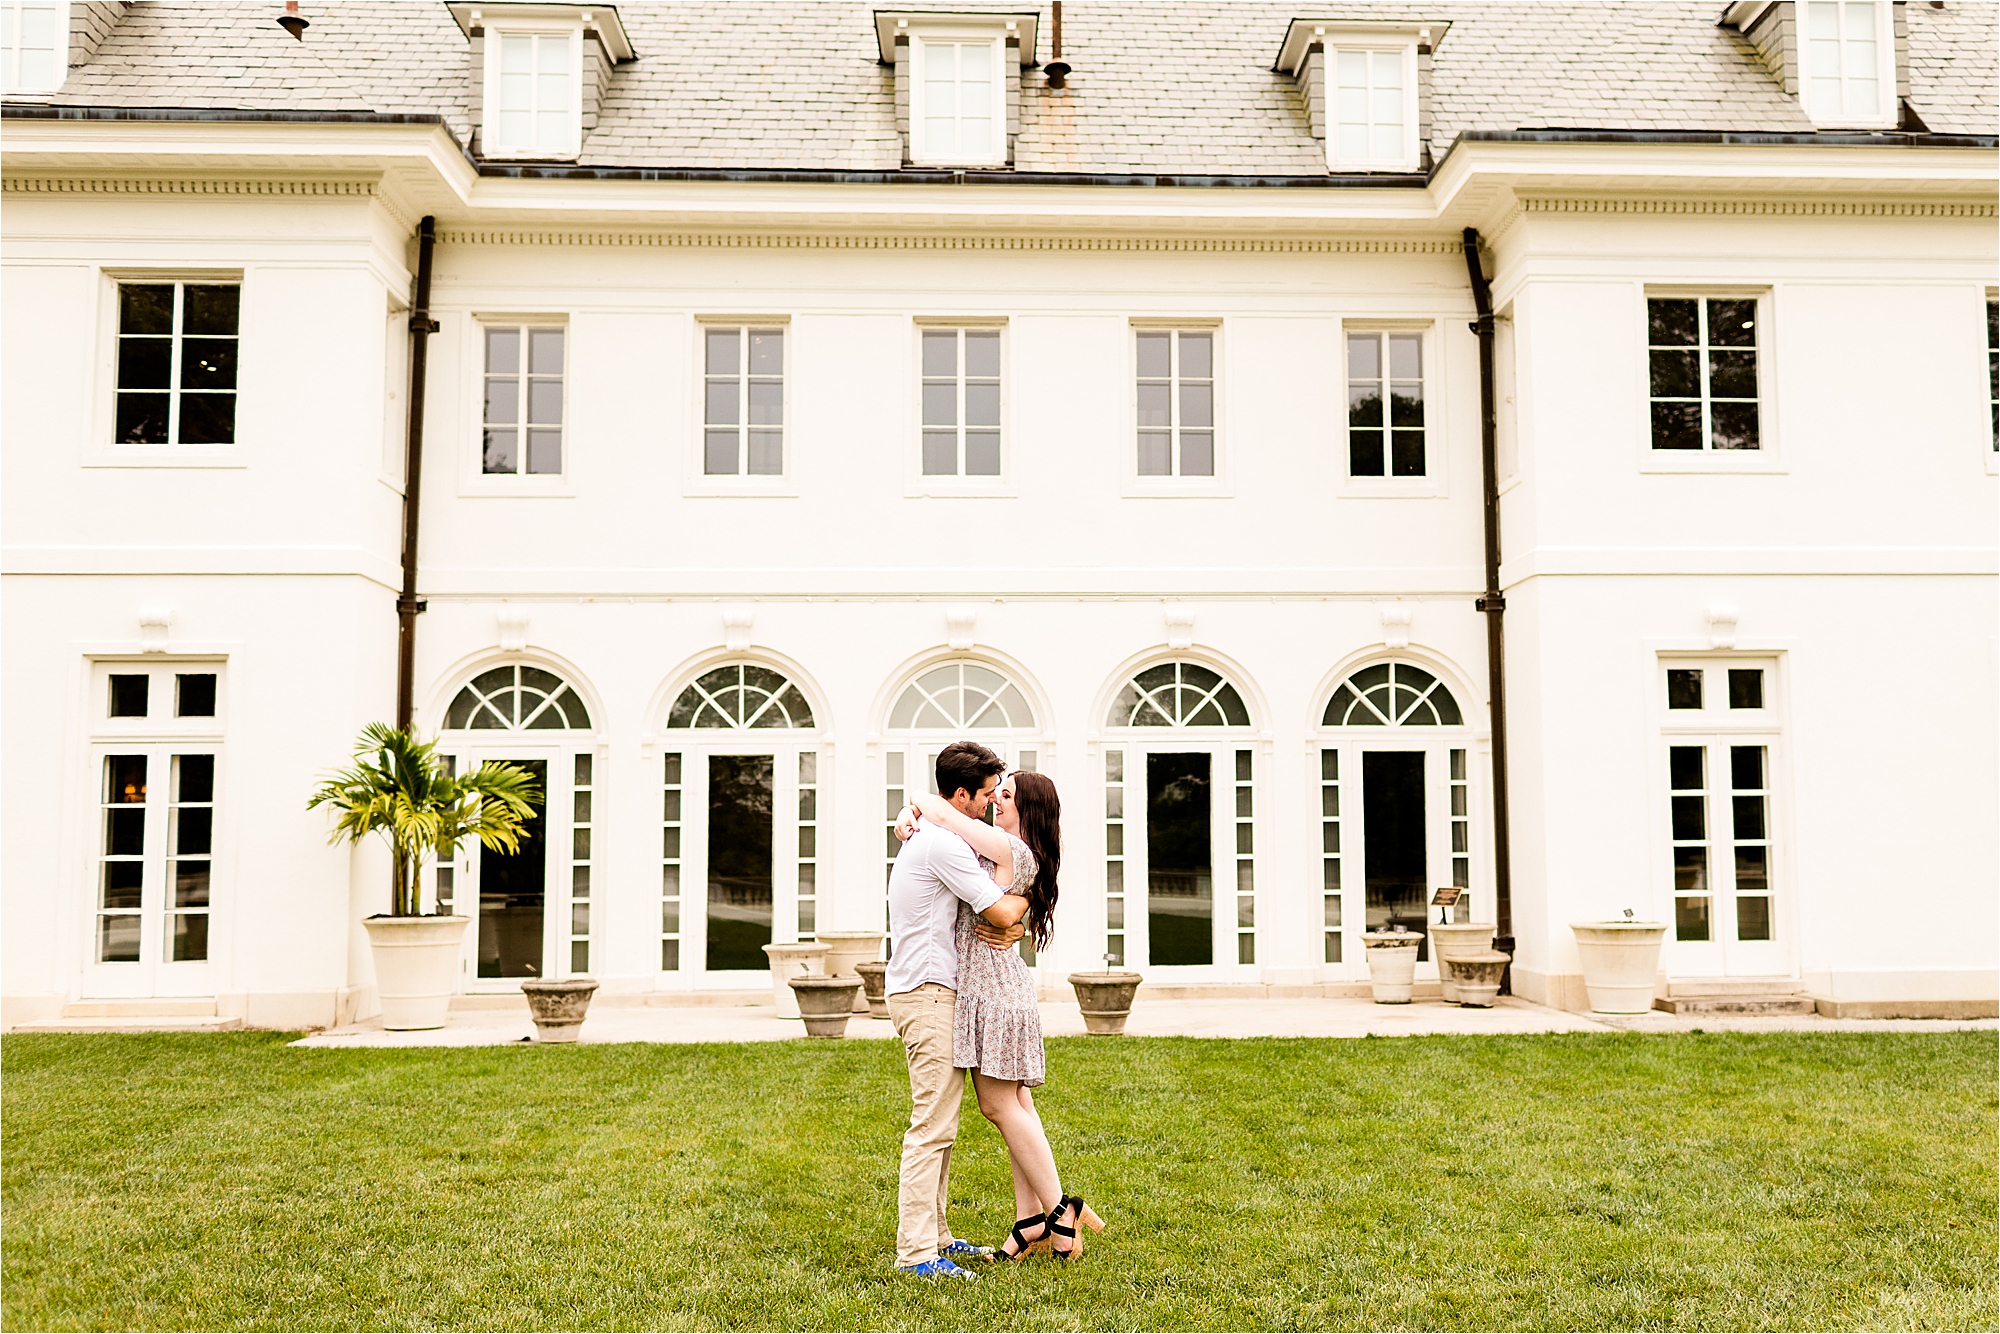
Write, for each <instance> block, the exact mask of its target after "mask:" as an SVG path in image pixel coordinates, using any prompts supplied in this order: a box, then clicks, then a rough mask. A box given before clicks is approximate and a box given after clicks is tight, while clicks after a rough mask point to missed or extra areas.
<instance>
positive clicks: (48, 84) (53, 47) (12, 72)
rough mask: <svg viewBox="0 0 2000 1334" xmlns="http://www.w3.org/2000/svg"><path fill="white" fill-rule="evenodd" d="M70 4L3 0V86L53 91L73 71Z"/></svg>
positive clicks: (25, 90) (0, 11)
mask: <svg viewBox="0 0 2000 1334" xmlns="http://www.w3.org/2000/svg"><path fill="white" fill-rule="evenodd" d="M68 10H69V6H68V5H67V4H65V3H62V2H61V0H0V86H4V90H5V91H7V92H10V93H46V92H53V91H54V90H55V89H56V88H58V87H60V86H61V85H62V81H63V78H64V77H65V76H66V75H67V74H68V73H69V32H68V28H69V24H68V23H67V22H65V20H66V19H67V17H68Z"/></svg>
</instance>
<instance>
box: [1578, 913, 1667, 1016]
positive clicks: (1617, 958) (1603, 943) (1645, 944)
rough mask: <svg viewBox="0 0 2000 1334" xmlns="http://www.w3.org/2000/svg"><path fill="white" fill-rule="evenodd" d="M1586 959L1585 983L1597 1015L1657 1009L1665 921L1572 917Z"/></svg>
mask: <svg viewBox="0 0 2000 1334" xmlns="http://www.w3.org/2000/svg"><path fill="white" fill-rule="evenodd" d="M1569 929H1570V931H1571V932H1573V933H1574V934H1575V936H1576V952H1577V954H1578V955H1580V956H1581V957H1582V959H1583V986H1584V989H1585V990H1586V991H1588V992H1589V993H1590V1008H1591V1010H1592V1011H1593V1012H1594V1013H1597V1014H1645V1013H1646V1012H1647V1011H1649V1010H1651V1009H1652V1008H1653V979H1654V978H1655V977H1656V976H1657V975H1658V973H1659V971H1660V942H1661V941H1662V940H1664V939H1665V938H1666V934H1667V924H1666V923H1665V922H1571V923H1570V924H1569Z"/></svg>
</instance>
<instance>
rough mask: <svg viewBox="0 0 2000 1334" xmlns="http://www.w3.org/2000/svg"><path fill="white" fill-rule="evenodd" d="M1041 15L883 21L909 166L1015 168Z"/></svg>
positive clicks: (879, 17) (881, 15)
mask: <svg viewBox="0 0 2000 1334" xmlns="http://www.w3.org/2000/svg"><path fill="white" fill-rule="evenodd" d="M1037 21H1038V20H1037V16H1036V15H1034V14H996V13H967V14H950V13H917V12H909V13H898V12H895V11H882V12H878V13H877V14H876V15H875V30H876V37H877V40H878V41H879V42H880V44H881V50H882V59H883V60H884V61H885V62H886V63H888V64H891V65H893V66H894V67H895V70H896V121H897V128H898V129H900V130H901V131H902V136H903V161H904V164H905V165H908V166H917V167H1007V166H1011V165H1012V164H1013V161H1014V140H1015V136H1016V135H1018V134H1019V133H1020V129H1021V70H1022V69H1023V68H1025V67H1026V66H1029V65H1032V64H1034V61H1035V29H1036V26H1037Z"/></svg>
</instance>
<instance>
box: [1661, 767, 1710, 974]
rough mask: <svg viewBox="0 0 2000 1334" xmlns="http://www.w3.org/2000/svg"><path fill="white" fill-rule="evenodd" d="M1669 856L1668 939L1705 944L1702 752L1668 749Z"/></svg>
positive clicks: (1707, 893) (1705, 772)
mask: <svg viewBox="0 0 2000 1334" xmlns="http://www.w3.org/2000/svg"><path fill="white" fill-rule="evenodd" d="M1667 777H1668V785H1669V787H1670V788H1671V795H1670V797H1669V800H1670V802H1671V803H1672V812H1671V814H1672V835H1673V857H1674V939H1676V940H1708V939H1710V938H1711V933H1710V930H1709V904H1710V902H1711V900H1712V898H1713V895H1714V889H1713V886H1711V885H1710V883H1709V847H1708V748H1707V747H1706V746H1669V747H1668V748H1667Z"/></svg>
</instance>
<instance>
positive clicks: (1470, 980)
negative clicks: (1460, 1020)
mask: <svg viewBox="0 0 2000 1334" xmlns="http://www.w3.org/2000/svg"><path fill="white" fill-rule="evenodd" d="M1512 962H1513V956H1512V955H1508V954H1502V953H1501V952H1500V951H1499V950H1461V951H1460V952H1459V953H1458V954H1456V955H1454V956H1453V957H1452V961H1451V966H1452V967H1453V968H1454V969H1456V970H1457V971H1458V1003H1459V1004H1460V1005H1466V1006H1470V1007H1472V1008H1473V1009H1476V1010H1490V1009H1492V1008H1493V1002H1494V1000H1495V998H1497V997H1498V996H1499V995H1500V979H1501V977H1502V976H1504V975H1505V974H1506V972H1507V965H1508V964H1509V963H1512Z"/></svg>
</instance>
